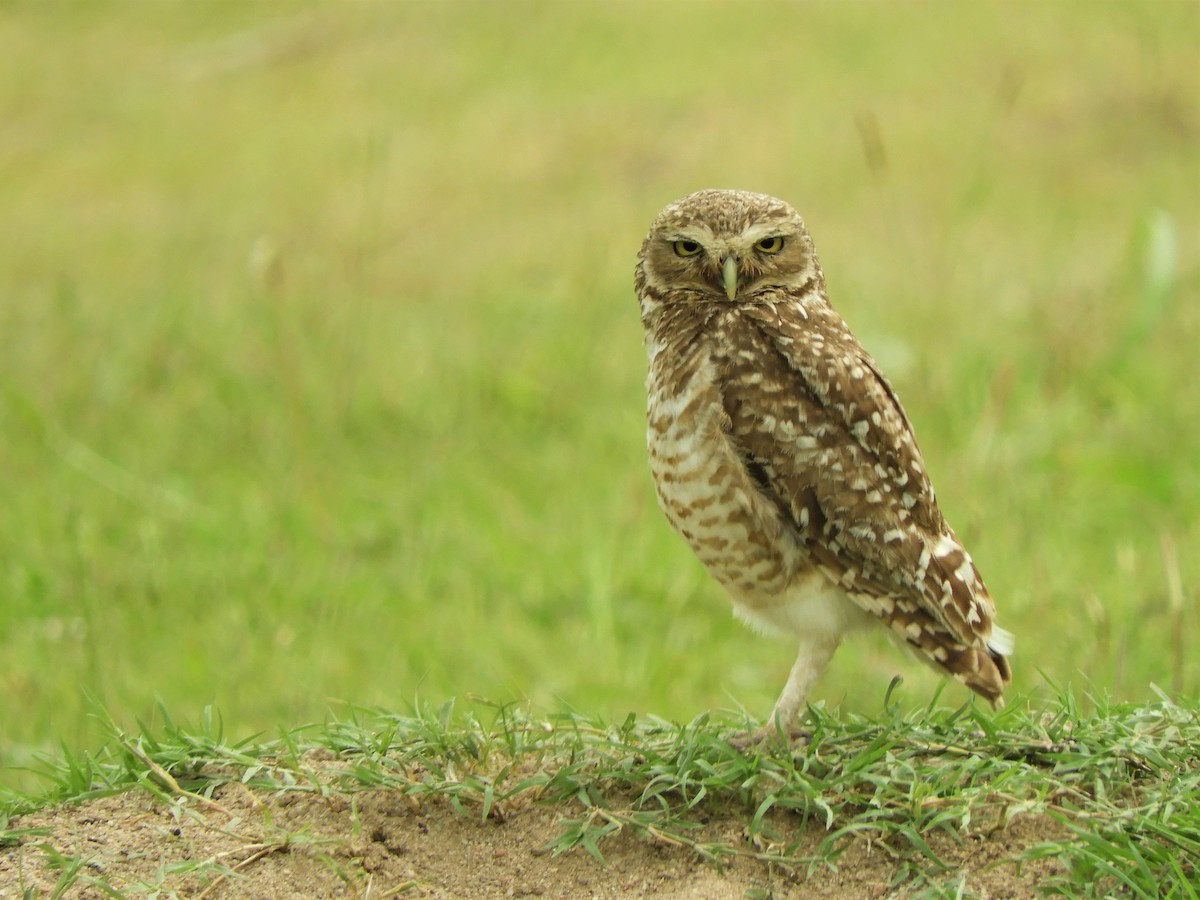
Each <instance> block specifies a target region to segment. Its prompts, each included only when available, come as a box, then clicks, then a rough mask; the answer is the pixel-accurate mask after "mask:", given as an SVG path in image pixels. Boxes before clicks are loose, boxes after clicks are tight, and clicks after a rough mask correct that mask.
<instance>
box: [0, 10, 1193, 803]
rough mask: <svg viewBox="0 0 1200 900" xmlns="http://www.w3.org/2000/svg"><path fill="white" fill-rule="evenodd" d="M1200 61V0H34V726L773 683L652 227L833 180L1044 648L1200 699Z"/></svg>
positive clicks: (8, 163) (20, 273)
mask: <svg viewBox="0 0 1200 900" xmlns="http://www.w3.org/2000/svg"><path fill="white" fill-rule="evenodd" d="M1198 59H1200V4H1197V3H1195V2H1190V0H1159V2H1143V3H1133V2H1127V3H1104V2H1094V0H1089V2H1077V3H1067V2H980V3H970V4H965V3H952V2H949V0H947V2H925V3H904V4H899V3H884V2H847V3H837V2H794V3H766V2H764V3H748V2H728V3H717V2H699V0H693V2H687V3H683V2H659V3H653V2H651V3H642V2H636V3H635V2H604V3H600V2H561V3H522V2H478V3H457V2H436V3H435V2H429V3H412V2H409V3H351V2H343V3H299V2H295V3H284V2H275V3H253V4H250V3H240V2H215V0H214V2H204V3H195V2H167V0H154V2H149V0H147V2H122V3H109V2H89V3H84V2H8V3H4V4H2V5H0V235H2V238H0V472H2V473H3V485H4V488H3V496H2V502H0V766H4V767H13V766H21V765H24V764H26V763H27V762H28V761H29V760H30V758H31V757H32V755H34V754H36V753H38V752H47V751H48V752H53V751H54V749H55V747H56V746H57V745H58V741H60V740H62V741H65V742H66V743H67V744H69V745H72V746H76V745H86V744H87V743H88V742H90V741H93V740H96V739H97V737H96V732H95V731H94V728H93V725H92V724H90V720H89V718H88V715H87V713H88V709H89V706H88V704H89V701H88V699H87V698H88V697H89V696H91V697H94V698H96V699H97V700H98V701H99V702H101V703H103V704H104V705H105V706H106V707H108V708H109V709H110V710H111V711H112V712H113V714H114V715H115V716H117V718H118V719H121V720H123V721H132V720H133V719H134V718H135V717H141V718H144V719H152V718H153V717H154V715H155V712H154V701H155V698H156V697H161V698H162V700H163V701H164V703H165V705H166V708H167V709H168V710H170V712H171V714H172V715H173V716H176V717H178V718H179V719H182V720H187V719H189V718H191V719H194V718H196V717H198V715H199V711H200V710H201V709H202V708H203V706H204V705H206V704H215V705H216V707H217V708H218V709H219V710H220V712H221V713H222V715H223V716H224V719H225V722H226V725H227V727H228V730H229V731H231V732H233V733H235V734H238V735H246V734H249V733H250V732H252V731H256V730H259V729H266V730H268V731H270V730H273V729H274V728H275V727H277V726H290V725H296V724H299V723H301V722H305V721H311V720H319V719H321V718H322V717H323V716H325V715H327V714H328V711H329V710H331V709H332V710H334V711H335V712H336V711H338V710H344V709H345V708H346V705H347V704H362V705H375V704H379V705H384V706H387V707H390V708H393V709H403V708H406V707H407V705H408V704H410V703H412V702H413V701H414V700H420V701H422V702H424V701H429V702H435V703H440V702H442V701H443V700H446V699H448V698H452V697H456V698H459V699H460V701H464V700H466V699H467V698H468V697H470V696H472V695H477V696H483V697H488V698H491V699H494V700H497V701H508V700H517V701H522V702H529V703H531V704H532V705H533V706H534V708H535V709H536V710H538V711H553V710H559V709H564V708H575V709H579V710H582V711H585V712H588V713H591V714H596V715H601V716H605V717H612V718H616V717H623V716H624V715H625V714H626V713H627V712H629V711H631V710H632V711H638V712H654V713H658V714H661V715H665V716H670V717H675V718H682V719H687V718H690V717H692V716H693V715H695V714H697V713H699V712H701V711H703V710H705V709H710V708H717V707H721V708H735V707H737V706H739V705H742V706H744V707H745V708H746V709H747V710H748V711H749V712H750V713H752V714H754V715H764V714H765V713H766V712H767V711H768V710H769V708H770V704H771V702H772V701H773V699H774V696H775V693H776V692H777V690H778V689H779V688H780V687H781V685H782V683H783V681H784V679H785V677H786V673H787V670H788V667H789V665H790V663H791V660H792V648H791V646H789V645H788V644H786V643H782V642H778V641H773V640H769V639H764V638H760V637H757V636H755V635H753V634H750V633H749V632H747V631H746V630H744V629H743V628H742V627H741V626H739V625H738V624H737V623H735V622H734V621H733V619H732V617H731V615H730V611H729V606H728V603H727V601H726V600H725V598H724V596H723V595H722V592H721V590H720V589H719V588H718V587H717V586H716V585H715V584H714V583H713V582H711V581H710V580H709V579H708V578H707V576H706V575H705V574H704V573H703V571H702V570H701V569H700V567H699V565H698V564H697V563H696V562H695V560H694V559H693V558H692V556H691V554H690V552H689V551H688V550H687V548H686V547H685V546H684V544H683V543H682V542H681V541H680V540H679V539H677V538H676V537H675V535H674V534H673V533H672V532H671V530H670V528H669V526H668V525H667V524H666V522H665V520H664V519H663V518H662V517H661V515H660V514H659V512H658V510H657V508H656V506H655V501H654V495H653V490H652V488H651V483H650V478H649V475H648V472H647V466H646V462H645V450H644V443H643V441H644V431H643V428H644V426H643V404H644V399H643V387H642V379H643V377H644V368H645V360H644V353H643V349H642V345H641V341H642V335H641V328H640V325H639V322H638V312H637V304H636V302H635V300H634V297H633V293H632V285H631V281H632V267H633V262H634V256H635V254H636V252H637V249H638V246H639V243H640V241H641V238H642V236H643V234H644V232H645V229H646V227H647V225H648V224H649V222H650V220H651V218H652V217H653V216H654V215H655V213H656V212H657V211H658V210H659V208H661V207H662V206H663V205H664V204H666V203H667V202H669V201H671V200H673V199H675V198H676V197H679V196H681V195H683V194H686V193H689V192H690V191H693V190H695V189H698V188H702V187H741V188H746V189H751V190H757V191H764V192H768V193H773V194H777V195H779V196H781V197H784V198H785V199H788V200H790V201H791V202H792V203H793V204H794V205H795V206H797V208H799V209H800V211H801V212H802V214H803V215H804V216H805V218H806V220H807V222H808V224H809V227H810V229H811V231H812V233H813V235H814V237H815V240H816V243H817V248H818V251H819V252H820V254H821V259H822V262H823V265H824V269H825V273H826V276H827V280H828V283H829V286H830V294H831V299H832V301H833V303H834V305H835V306H836V307H837V308H838V309H839V310H840V311H841V312H842V313H843V315H844V316H845V317H846V318H847V320H848V321H849V322H850V324H851V326H852V327H853V328H854V329H855V331H856V332H857V333H858V335H859V337H860V338H861V339H862V340H863V342H864V343H865V344H866V345H867V347H868V348H869V349H870V350H872V352H874V353H875V355H876V356H877V357H878V358H879V360H880V362H881V364H882V365H883V367H884V368H885V370H886V371H888V373H889V374H890V376H891V378H892V380H893V381H894V382H895V384H896V386H897V388H898V389H899V391H900V394H901V396H902V397H903V398H904V400H905V404H906V406H907V409H908V411H909V413H910V417H911V419H912V420H913V422H914V425H915V428H916V430H917V434H918V437H919V439H920V442H921V445H922V448H923V450H924V452H925V455H926V458H927V462H928V464H929V468H930V470H931V473H932V475H933V480H934V483H935V485H936V486H937V490H938V494H939V497H940V498H941V499H942V503H943V508H944V510H945V512H946V514H947V516H948V518H949V519H950V521H951V522H952V523H953V524H954V525H955V527H956V528H957V530H958V531H959V533H960V534H961V535H962V536H963V537H964V539H965V540H966V541H967V543H968V545H969V547H970V548H971V551H972V554H973V555H974V557H975V558H976V560H977V562H978V563H979V565H980V567H981V569H982V571H983V573H984V575H985V577H986V578H987V579H988V582H989V584H990V586H991V588H992V592H993V594H994V595H995V597H996V598H997V602H998V605H999V608H1000V621H1001V623H1002V624H1003V625H1004V626H1005V627H1006V628H1008V629H1010V630H1012V631H1013V632H1015V633H1016V635H1017V639H1018V644H1017V656H1016V657H1015V659H1014V665H1015V669H1016V673H1017V674H1016V683H1015V690H1016V692H1018V693H1021V694H1025V695H1036V694H1037V693H1038V692H1039V691H1045V690H1048V688H1047V687H1046V679H1049V680H1050V681H1051V682H1052V683H1053V684H1057V685H1061V686H1065V685H1071V686H1072V688H1073V689H1074V690H1075V691H1076V693H1077V694H1079V695H1080V696H1083V695H1085V694H1087V693H1089V692H1093V693H1096V692H1098V693H1104V694H1110V695H1112V696H1114V697H1117V698H1128V699H1139V698H1148V697H1150V696H1152V694H1151V688H1150V685H1151V683H1155V684H1158V685H1160V686H1161V687H1162V688H1164V689H1166V690H1172V691H1182V692H1184V693H1185V694H1190V695H1192V696H1194V695H1195V694H1196V693H1197V691H1198V690H1200V658H1198V657H1197V655H1196V653H1195V649H1194V643H1195V640H1196V638H1197V637H1198V636H1200V614H1198V612H1197V599H1196V598H1197V585H1198V584H1200V563H1198V552H1197V551H1198V550H1200V386H1198V382H1200V378H1197V374H1196V362H1197V358H1198V356H1200V304H1198V300H1200V214H1198V210H1200V163H1198V156H1197V147H1198V139H1200V63H1198ZM896 673H903V674H904V676H905V679H906V683H905V685H904V687H903V688H902V689H901V693H900V694H899V696H900V698H901V701H902V702H903V703H906V704H913V705H918V704H924V703H926V702H928V700H929V698H930V696H931V695H932V692H933V691H934V690H935V689H936V685H937V679H936V677H935V676H933V675H932V674H931V673H927V672H926V671H925V670H924V668H923V667H921V666H919V665H917V664H916V663H915V662H913V661H912V660H909V659H906V658H905V657H903V656H901V655H900V654H898V653H896V652H895V651H894V650H892V649H891V648H890V646H889V645H888V644H887V643H886V641H884V640H882V639H878V638H875V637H872V636H870V635H864V636H862V637H859V638H857V639H855V640H853V641H852V642H851V643H849V644H847V645H846V646H845V647H844V648H843V649H842V651H841V652H840V653H839V655H838V657H837V658H836V659H835V661H834V665H833V666H832V668H831V669H830V671H829V673H828V675H827V676H826V678H825V680H824V682H823V684H822V686H821V688H820V691H819V694H818V698H820V699H826V700H828V701H829V702H840V703H842V704H843V705H845V706H849V707H851V708H856V709H862V710H865V711H870V710H874V709H877V708H878V706H879V704H880V703H881V702H882V696H883V692H884V690H885V688H886V686H887V683H888V680H889V678H890V677H891V676H892V675H893V674H896ZM964 697H965V692H964V691H963V690H962V689H961V688H959V687H957V686H953V687H949V688H947V690H946V693H945V694H944V695H943V700H942V702H950V703H957V702H960V701H961V700H962V699H963V698H964ZM15 777H18V776H17V775H16V774H15V773H14V772H13V771H11V770H9V771H8V772H0V781H8V780H10V779H11V778H15Z"/></svg>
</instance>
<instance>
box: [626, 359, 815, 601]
mask: <svg viewBox="0 0 1200 900" xmlns="http://www.w3.org/2000/svg"><path fill="white" fill-rule="evenodd" d="M681 351H683V352H681ZM714 351H715V347H714V342H713V340H712V338H711V337H707V336H702V337H699V338H698V339H697V340H695V341H693V342H692V343H691V346H690V347H687V348H686V349H685V348H680V347H678V346H675V347H672V346H670V345H669V344H666V343H661V344H660V343H655V342H652V343H651V344H650V367H649V375H648V377H647V398H648V400H647V417H646V418H647V444H648V446H649V451H650V470H651V473H652V474H653V476H654V483H655V487H656V489H657V492H658V502H659V506H660V507H661V508H662V510H663V512H664V513H665V514H666V516H667V519H668V520H669V521H670V522H671V524H672V526H674V528H675V530H676V531H678V532H679V534H680V535H681V536H682V537H683V538H684V539H685V540H686V541H687V543H688V545H689V546H690V547H691V548H692V551H693V552H694V553H695V554H696V556H697V557H698V558H699V560H700V562H701V563H703V565H704V567H705V568H706V569H707V570H708V571H709V573H710V574H711V575H712V576H713V577H714V578H715V579H716V580H717V581H718V582H720V583H721V584H722V585H723V586H724V587H725V588H726V589H727V590H728V591H729V592H730V594H731V595H733V596H734V598H735V599H737V598H740V597H745V598H747V599H749V598H752V597H757V596H760V595H761V596H764V597H772V596H777V595H779V594H781V593H782V592H784V591H785V589H786V588H787V586H788V584H789V582H790V581H791V580H792V578H793V576H794V575H795V574H796V571H797V569H798V568H800V567H801V565H802V562H803V559H802V556H803V555H802V553H801V551H800V548H799V547H798V545H797V543H796V540H795V537H794V535H793V534H792V533H791V530H790V528H789V524H788V523H786V522H784V521H783V518H782V515H781V514H780V511H779V510H778V509H777V508H776V507H775V506H774V505H773V504H771V503H770V502H769V501H767V500H766V499H765V498H763V497H762V496H761V495H760V494H759V491H758V490H757V489H756V487H755V485H754V482H753V481H752V479H751V478H750V477H749V476H748V475H747V472H746V467H745V464H744V462H743V461H742V460H741V459H740V458H739V456H738V453H737V451H736V449H735V448H734V447H733V445H732V444H731V442H730V440H729V437H728V429H729V423H730V420H729V416H728V414H727V412H726V411H725V407H724V402H723V397H722V391H721V387H720V384H719V380H718V370H717V364H716V360H715V352H714Z"/></svg>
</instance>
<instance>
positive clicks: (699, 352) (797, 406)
mask: <svg viewBox="0 0 1200 900" xmlns="http://www.w3.org/2000/svg"><path fill="white" fill-rule="evenodd" d="M636 286H637V294H638V300H639V301H640V303H641V308H642V324H643V326H644V327H645V329H646V348H647V351H648V353H649V357H650V366H649V375H648V376H647V380H646V386H647V391H648V395H649V398H648V399H649V402H648V405H647V421H648V428H647V437H648V443H649V449H650V468H651V471H652V472H653V474H654V481H655V485H656V487H657V489H658V500H659V505H660V506H661V507H662V509H663V512H665V513H666V515H667V518H668V519H669V520H670V522H671V524H672V525H673V526H674V527H675V530H676V531H678V532H679V533H680V534H681V535H682V536H683V537H684V539H685V540H686V541H687V542H688V544H689V545H690V546H691V548H692V550H693V551H695V553H696V555H697V556H698V557H699V558H700V561H701V562H702V563H703V564H704V566H705V568H707V569H708V571H709V573H710V574H711V575H712V576H713V577H714V578H716V579H717V581H719V582H720V583H721V584H722V585H723V586H724V587H725V588H726V590H727V591H728V592H729V595H730V597H731V599H732V600H733V608H734V612H735V613H736V615H737V616H738V617H739V618H741V619H743V620H745V621H746V622H748V623H750V624H751V625H752V626H754V627H756V628H758V629H761V630H763V631H767V632H782V633H785V634H789V635H792V636H793V637H795V638H797V639H799V642H800V651H799V654H798V655H797V657H796V662H795V665H793V667H792V670H791V674H790V675H789V677H788V681H787V685H786V686H785V687H784V689H783V692H782V693H781V694H780V696H779V700H778V701H777V703H776V704H775V710H774V712H773V714H772V722H773V723H775V722H777V723H779V725H780V726H781V727H783V728H785V729H787V730H789V731H790V730H791V729H792V728H793V727H794V726H795V721H796V717H797V714H798V712H799V711H800V709H801V707H802V706H803V704H804V701H805V698H806V697H807V695H808V692H809V690H810V689H811V688H812V686H813V683H814V682H815V681H816V680H817V678H818V677H819V675H820V674H821V672H822V670H824V668H825V666H826V665H827V664H828V663H829V660H830V658H831V657H832V656H833V653H834V650H836V649H837V646H838V643H839V642H840V641H841V639H842V636H843V635H844V634H845V633H847V632H848V631H851V630H853V629H856V628H860V627H865V626H869V625H871V624H881V625H885V626H887V627H888V629H890V633H891V635H892V636H893V637H894V638H896V639H897V640H898V642H900V643H902V644H904V645H906V646H907V647H909V648H911V649H912V650H914V651H915V652H916V653H917V654H918V656H919V657H921V658H923V659H925V660H927V661H928V662H930V663H932V664H933V665H934V666H935V667H936V668H938V669H939V670H941V671H942V672H944V673H947V674H949V675H952V676H954V677H955V678H957V679H959V680H960V681H962V682H964V683H965V684H966V685H967V686H968V687H969V688H970V689H971V690H973V691H975V692H976V693H978V694H980V695H982V696H983V697H986V698H987V699H988V700H990V701H992V702H993V703H995V704H997V705H999V704H1002V703H1003V691H1004V686H1005V685H1006V684H1008V682H1009V681H1010V680H1011V670H1010V669H1009V665H1008V660H1007V659H1006V658H1005V657H1006V656H1007V655H1008V654H1010V653H1011V652H1012V644H1013V640H1012V636H1011V635H1010V634H1008V633H1007V632H1005V631H1003V630H1001V629H1000V628H997V627H996V626H994V625H993V624H992V620H993V618H994V617H995V612H996V610H995V606H994V604H993V603H992V598H991V597H990V596H989V595H988V591H987V588H986V587H984V584H983V580H982V579H981V578H980V576H979V572H978V571H977V570H976V568H975V565H974V563H973V562H972V561H971V557H970V556H969V555H968V554H967V551H966V549H964V547H963V545H962V543H961V542H960V541H959V539H958V538H957V537H956V536H955V534H954V530H953V529H952V528H951V527H950V526H949V525H948V524H947V523H946V520H945V519H944V518H942V514H941V511H940V510H939V509H938V505H937V501H936V500H935V499H934V493H933V487H932V486H931V485H930V483H929V476H928V475H927V474H926V472H925V466H924V464H923V463H922V461H921V453H920V451H919V450H918V449H917V443H916V441H915V439H914V438H913V433H912V428H911V427H910V426H909V423H908V419H907V418H906V416H905V414H904V410H903V409H902V408H901V406H900V401H899V399H898V398H897V396H896V392H895V391H894V390H892V387H891V385H890V384H888V381H887V379H886V378H884V376H883V373H882V372H880V371H879V366H878V365H876V363H875V360H873V359H872V358H871V356H870V354H869V353H867V351H866V350H864V349H863V347H862V345H861V344H859V342H858V340H857V339H856V338H855V337H854V335H853V334H851V333H850V329H849V328H848V327H847V326H846V323H845V322H843V321H842V319H841V317H840V316H839V315H838V314H837V313H836V312H834V311H833V308H832V307H831V306H830V305H829V301H828V300H827V299H826V297H825V278H824V275H823V274H822V272H821V266H820V264H819V263H818V262H817V257H816V253H815V251H814V249H813V242H812V238H810V237H809V234H808V231H807V229H806V228H805V227H804V222H803V220H802V219H801V218H800V216H799V215H798V214H797V213H796V211H795V210H794V209H792V207H791V206H789V205H788V204H787V203H784V202H783V201H782V200H777V199H776V198H774V197H769V196H766V195H765V194H752V193H748V192H745V191H718V190H709V191H700V192H698V193H695V194H692V195H691V196H688V197H684V198H683V199H682V200H679V201H677V202H675V203H672V204H671V205H670V206H668V207H667V208H666V209H664V210H663V211H662V212H661V213H659V215H658V217H657V218H656V219H655V220H654V222H653V224H652V225H651V226H650V233H649V234H648V235H646V239H645V241H644V242H643V243H642V249H641V253H640V254H639V255H638V264H637V269H636Z"/></svg>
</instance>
